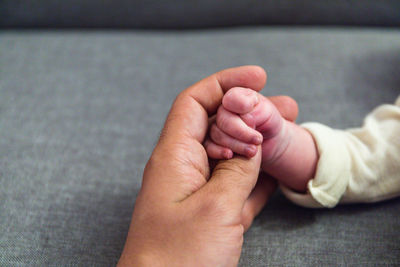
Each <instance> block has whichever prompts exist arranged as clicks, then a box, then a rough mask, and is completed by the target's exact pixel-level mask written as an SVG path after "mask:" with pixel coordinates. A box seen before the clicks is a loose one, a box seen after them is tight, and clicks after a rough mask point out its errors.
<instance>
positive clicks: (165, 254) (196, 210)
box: [118, 66, 297, 266]
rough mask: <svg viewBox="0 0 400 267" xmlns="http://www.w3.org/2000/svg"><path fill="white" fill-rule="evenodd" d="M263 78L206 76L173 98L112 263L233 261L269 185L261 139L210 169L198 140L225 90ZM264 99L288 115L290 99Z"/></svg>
mask: <svg viewBox="0 0 400 267" xmlns="http://www.w3.org/2000/svg"><path fill="white" fill-rule="evenodd" d="M265 82H266V73H265V71H264V70H263V69H262V68H260V67H257V66H243V67H238V68H232V69H227V70H223V71H221V72H218V73H216V74H213V75H211V76H209V77H208V78H205V79H204V80H202V81H200V82H198V83H196V84H194V85H193V86H191V87H189V88H188V89H186V90H185V91H183V92H182V93H181V94H180V95H179V96H178V97H177V98H176V100H175V102H174V104H173V105H172V108H171V110H170V113H169V115H168V117H167V119H166V122H165V125H164V128H163V130H162V134H161V136H160V139H159V141H158V143H157V145H156V147H155V148H154V151H153V153H152V155H151V157H150V159H149V161H148V163H147V164H146V167H145V170H144V173H143V182H142V187H141V189H140V192H139V194H138V197H137V199H136V202H135V208H134V211H133V214H132V221H131V225H130V228H129V233H128V236H127V240H126V243H125V247H124V250H123V252H122V255H121V258H120V260H119V263H118V266H236V265H237V263H238V261H239V257H240V253H241V249H242V244H243V233H244V232H245V231H246V230H247V229H248V228H249V227H250V225H251V223H252V221H253V219H254V217H255V216H256V215H257V214H258V213H259V212H260V210H261V209H262V207H263V206H264V205H265V203H266V201H267V199H268V197H269V196H270V195H271V194H272V192H273V191H274V190H275V185H276V184H275V182H274V180H273V179H271V178H270V177H268V176H267V175H265V174H261V175H260V177H259V168H260V164H261V147H260V145H258V146H257V151H256V154H255V156H253V157H252V158H246V157H242V156H239V155H235V156H234V157H233V158H232V159H229V160H221V161H219V162H218V163H217V164H216V166H215V168H214V169H212V170H210V168H209V161H208V157H207V153H206V150H205V148H204V146H203V143H204V141H205V138H206V134H207V131H208V127H209V122H210V118H212V117H213V116H214V115H215V114H216V112H217V109H218V107H219V106H220V104H221V101H222V97H223V94H224V93H225V92H226V91H227V90H228V89H230V88H232V87H237V86H239V87H246V88H252V89H253V90H255V91H259V90H261V88H262V87H263V86H264V85H265ZM270 100H271V102H272V103H273V104H274V105H276V106H277V108H278V110H279V111H280V112H281V114H282V115H283V116H284V117H285V118H286V119H289V120H295V118H296V116H297V105H296V102H295V101H294V100H292V99H291V98H289V97H273V98H270Z"/></svg>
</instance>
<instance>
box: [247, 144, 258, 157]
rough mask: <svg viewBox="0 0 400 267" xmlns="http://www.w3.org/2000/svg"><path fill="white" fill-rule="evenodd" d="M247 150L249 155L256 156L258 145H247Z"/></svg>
mask: <svg viewBox="0 0 400 267" xmlns="http://www.w3.org/2000/svg"><path fill="white" fill-rule="evenodd" d="M245 152H246V155H247V156H250V157H252V156H254V155H255V154H256V153H257V147H256V146H247V147H246V148H245Z"/></svg>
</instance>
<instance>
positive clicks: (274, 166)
mask: <svg viewBox="0 0 400 267" xmlns="http://www.w3.org/2000/svg"><path fill="white" fill-rule="evenodd" d="M260 136H261V137H262V140H260ZM210 138H211V141H210V142H209V143H208V146H207V152H208V155H209V156H210V157H212V158H214V159H222V158H224V159H229V158H230V157H232V156H233V152H235V153H237V154H240V155H243V156H247V157H253V156H254V155H255V153H256V146H257V145H259V144H261V146H262V170H263V171H265V172H267V173H268V174H270V175H271V176H273V177H275V178H276V179H278V180H279V181H280V182H282V183H284V184H285V185H286V186H288V187H290V188H292V189H294V190H297V191H300V192H304V191H306V188H307V183H308V181H309V180H310V179H311V178H312V177H314V174H315V169H316V165H317V162H318V151H317V148H316V145H315V142H314V140H313V138H312V136H311V134H310V133H309V132H308V131H307V130H305V129H303V128H301V127H299V126H297V125H296V124H294V123H293V122H291V121H287V120H285V119H284V118H283V117H282V116H281V114H280V113H279V111H278V110H277V109H276V107H275V106H274V105H273V104H272V103H271V101H270V100H268V99H267V98H266V97H264V96H262V95H261V94H259V93H257V92H255V91H253V90H250V89H247V88H241V87H236V88H232V89H230V90H229V91H228V92H227V93H226V94H225V95H224V97H223V100H222V105H221V106H220V107H219V109H218V113H217V117H216V122H215V123H213V125H212V126H211V129H210ZM210 143H213V145H212V146H210Z"/></svg>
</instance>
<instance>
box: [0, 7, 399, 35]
mask: <svg viewBox="0 0 400 267" xmlns="http://www.w3.org/2000/svg"><path fill="white" fill-rule="evenodd" d="M399 14H400V2H399V1H397V0H380V1H376V0H362V1H360V0H333V1H332V0H318V1H315V0H301V1H292V0H280V1H277V0H257V1H255V0H252V1H243V0H219V1H215V0H203V1H201V0H191V1H187V0H174V1H160V0H107V1H96V0H69V1H52V0H42V1H29V0H2V1H0V26H2V27H123V28H127V27H135V28H178V29H180V28H198V27H216V26H232V25H276V24H286V25H289V24H290V25H294V24H295V25H298V24H301V25H369V26H397V27H398V26H400V16H399Z"/></svg>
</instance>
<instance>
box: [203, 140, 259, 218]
mask: <svg viewBox="0 0 400 267" xmlns="http://www.w3.org/2000/svg"><path fill="white" fill-rule="evenodd" d="M257 149H258V150H257V153H256V155H255V156H254V157H252V158H246V157H242V156H238V155H237V156H235V157H233V158H232V159H229V160H221V161H219V162H218V163H217V165H216V166H215V168H214V170H213V173H212V174H211V178H210V180H209V181H208V182H207V183H206V184H205V185H204V186H203V187H202V188H201V189H200V190H199V191H198V193H200V194H206V196H207V197H208V198H210V197H212V196H213V197H216V198H219V199H221V200H222V201H223V202H225V203H229V205H231V207H232V208H235V209H236V208H237V211H241V209H242V208H243V205H244V203H245V202H246V200H247V198H248V197H249V195H250V193H251V191H252V190H253V188H254V186H255V185H256V182H257V179H258V176H259V172H260V164H261V146H258V148H257Z"/></svg>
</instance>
